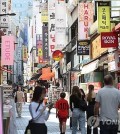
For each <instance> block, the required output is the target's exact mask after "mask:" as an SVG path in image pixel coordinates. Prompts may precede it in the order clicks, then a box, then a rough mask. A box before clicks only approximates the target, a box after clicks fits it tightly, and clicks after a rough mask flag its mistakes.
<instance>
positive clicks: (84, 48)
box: [77, 40, 90, 55]
mask: <svg viewBox="0 0 120 134" xmlns="http://www.w3.org/2000/svg"><path fill="white" fill-rule="evenodd" d="M89 44H90V41H89V40H84V41H78V43H77V55H89V49H90V47H89Z"/></svg>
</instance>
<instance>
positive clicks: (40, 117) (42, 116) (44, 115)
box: [29, 102, 49, 123]
mask: <svg viewBox="0 0 120 134" xmlns="http://www.w3.org/2000/svg"><path fill="white" fill-rule="evenodd" d="M38 105H39V103H36V102H31V104H30V106H29V111H30V114H31V116H32V119H33V121H34V123H45V121H46V120H47V119H48V117H49V112H48V111H47V110H46V109H45V110H44V111H43V112H42V110H43V109H44V107H45V104H44V103H42V104H41V105H40V106H39V108H38V110H37V112H36V109H37V107H38Z"/></svg>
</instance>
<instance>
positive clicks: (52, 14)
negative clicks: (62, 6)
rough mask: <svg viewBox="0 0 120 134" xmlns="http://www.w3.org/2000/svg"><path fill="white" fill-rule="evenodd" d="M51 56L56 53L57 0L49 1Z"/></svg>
mask: <svg viewBox="0 0 120 134" xmlns="http://www.w3.org/2000/svg"><path fill="white" fill-rule="evenodd" d="M48 20H49V23H48V25H49V38H48V40H49V56H52V53H53V52H54V51H55V0H48Z"/></svg>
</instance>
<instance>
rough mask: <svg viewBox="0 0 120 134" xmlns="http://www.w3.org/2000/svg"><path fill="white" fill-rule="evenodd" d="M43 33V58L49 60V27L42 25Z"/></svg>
mask: <svg viewBox="0 0 120 134" xmlns="http://www.w3.org/2000/svg"><path fill="white" fill-rule="evenodd" d="M42 33H43V60H49V45H48V27H47V26H43V27H42Z"/></svg>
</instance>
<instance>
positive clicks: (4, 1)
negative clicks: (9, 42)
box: [0, 0, 9, 35]
mask: <svg viewBox="0 0 120 134" xmlns="http://www.w3.org/2000/svg"><path fill="white" fill-rule="evenodd" d="M8 12H9V11H8V0H1V2H0V14H7V13H8ZM8 23H9V19H8V16H6V15H5V16H0V27H4V31H3V32H4V34H5V35H6V34H7V29H8V28H7V27H8Z"/></svg>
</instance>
